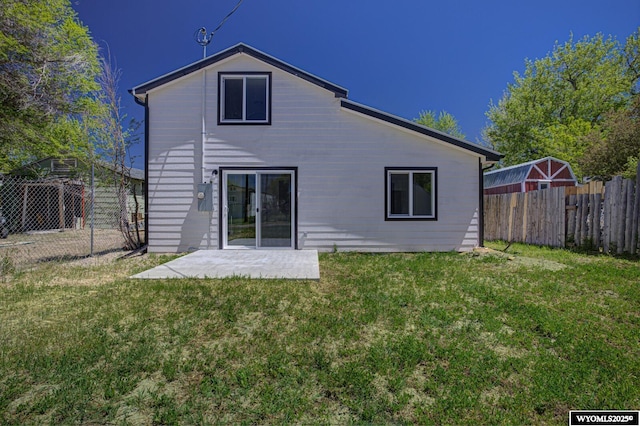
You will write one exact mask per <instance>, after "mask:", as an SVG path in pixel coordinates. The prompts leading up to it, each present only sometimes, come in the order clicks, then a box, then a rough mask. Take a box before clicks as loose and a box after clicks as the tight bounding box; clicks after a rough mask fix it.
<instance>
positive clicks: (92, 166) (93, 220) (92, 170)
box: [89, 161, 96, 257]
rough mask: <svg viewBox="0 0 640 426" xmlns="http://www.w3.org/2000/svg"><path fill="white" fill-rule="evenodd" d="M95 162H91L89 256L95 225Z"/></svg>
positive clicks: (91, 253) (91, 251)
mask: <svg viewBox="0 0 640 426" xmlns="http://www.w3.org/2000/svg"><path fill="white" fill-rule="evenodd" d="M94 167H95V166H94V163H93V161H92V162H91V228H90V229H91V242H90V249H89V256H91V257H93V229H94V227H95V212H96V211H95V206H96V185H95V182H96V180H95V169H94Z"/></svg>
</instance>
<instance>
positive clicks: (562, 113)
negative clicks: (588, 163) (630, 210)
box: [483, 31, 640, 175]
mask: <svg viewBox="0 0 640 426" xmlns="http://www.w3.org/2000/svg"><path fill="white" fill-rule="evenodd" d="M639 35H640V31H636V32H635V33H634V34H633V35H631V36H630V37H629V38H628V39H627V42H626V44H625V45H624V46H621V44H620V43H619V42H618V41H616V40H615V39H612V38H611V37H609V38H604V37H603V36H602V35H601V34H598V35H596V36H595V37H592V38H589V37H584V38H583V39H581V40H579V41H577V42H574V41H573V36H572V37H571V38H570V39H569V41H568V42H566V43H564V44H557V43H556V45H555V47H554V49H553V52H551V53H550V54H548V55H547V56H546V57H544V58H542V59H537V60H535V61H530V60H527V61H526V62H525V72H524V75H520V74H519V73H517V72H515V73H514V82H513V83H511V84H509V85H508V87H507V90H506V92H505V93H504V95H503V97H502V99H501V100H500V101H499V102H498V104H497V105H496V104H493V103H491V105H490V107H489V111H488V112H487V117H488V118H489V120H490V124H489V125H488V126H487V127H486V128H485V129H484V132H483V133H484V138H485V139H486V140H487V142H488V143H489V145H490V146H492V147H493V148H494V149H496V150H498V151H500V152H502V153H503V154H505V158H504V163H505V165H510V164H517V163H520V162H524V161H529V160H534V159H536V158H540V157H544V156H547V155H552V156H556V157H559V158H561V159H563V160H566V161H569V162H570V163H571V164H572V165H573V166H574V169H577V170H576V172H577V174H578V175H581V173H580V169H579V160H580V159H581V158H582V156H583V155H584V154H585V150H586V148H587V145H588V144H587V142H586V139H585V137H586V135H588V134H590V133H591V132H592V131H593V130H594V129H597V128H598V127H599V125H600V124H601V123H602V121H603V119H604V117H605V115H606V114H607V113H608V112H610V111H619V110H622V109H625V108H626V107H627V106H628V104H629V101H630V98H631V96H632V95H633V94H634V93H636V92H637V85H638V79H639V77H640V63H639V60H638V43H639Z"/></svg>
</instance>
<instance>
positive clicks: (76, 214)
mask: <svg viewBox="0 0 640 426" xmlns="http://www.w3.org/2000/svg"><path fill="white" fill-rule="evenodd" d="M104 175H108V173H96V174H94V173H88V176H87V177H77V176H76V177H73V178H72V177H60V176H58V177H45V178H32V177H24V176H11V175H4V176H2V175H0V275H3V274H7V273H10V272H15V271H19V270H21V269H23V268H25V267H30V266H32V265H34V264H36V263H40V262H48V261H60V260H71V259H78V258H83V257H89V256H93V255H101V254H106V253H109V252H117V251H122V250H123V248H124V247H125V245H126V238H125V234H124V233H123V231H122V228H123V226H126V227H128V228H129V229H128V232H130V233H135V234H136V237H138V236H139V238H140V240H141V241H144V222H143V218H144V205H143V203H142V200H143V199H144V196H143V194H142V190H143V185H142V183H141V182H138V183H137V184H136V182H135V181H132V180H131V179H129V181H128V182H129V183H128V185H127V193H126V194H124V195H120V196H119V195H118V192H119V191H118V189H117V188H116V185H114V184H113V179H111V183H108V181H109V179H101V176H104ZM105 181H107V182H105ZM123 206H126V207H123ZM123 210H126V211H123ZM123 219H124V220H123Z"/></svg>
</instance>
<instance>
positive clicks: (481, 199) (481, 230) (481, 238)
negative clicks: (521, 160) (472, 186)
mask: <svg viewBox="0 0 640 426" xmlns="http://www.w3.org/2000/svg"><path fill="white" fill-rule="evenodd" d="M494 165H495V164H489V165H488V166H487V167H485V168H482V158H478V170H479V171H480V176H478V182H479V185H480V188H479V191H478V193H479V195H478V210H479V211H478V213H479V214H478V247H484V172H485V171H487V170H489V169H491V168H492V167H493V166H494Z"/></svg>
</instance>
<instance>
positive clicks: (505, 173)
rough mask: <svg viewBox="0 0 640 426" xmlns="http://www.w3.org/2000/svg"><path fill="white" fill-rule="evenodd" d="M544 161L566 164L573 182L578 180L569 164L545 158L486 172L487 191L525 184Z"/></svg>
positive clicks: (556, 159)
mask: <svg viewBox="0 0 640 426" xmlns="http://www.w3.org/2000/svg"><path fill="white" fill-rule="evenodd" d="M543 161H555V162H558V163H562V164H564V165H565V166H566V167H567V169H569V172H570V173H571V176H572V178H573V180H576V177H575V175H574V174H573V170H572V169H571V165H570V164H569V163H567V162H566V161H563V160H560V159H559V158H555V157H544V158H539V159H537V160H531V161H527V162H526V163H520V164H514V165H513V166H509V167H503V168H501V169H496V170H492V171H490V172H486V173H485V174H484V187H485V189H488V188H494V187H496V186H503V185H511V184H514V183H520V182H524V180H525V179H526V178H527V176H529V173H530V172H531V169H533V167H534V166H535V165H536V164H538V163H541V162H543Z"/></svg>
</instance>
